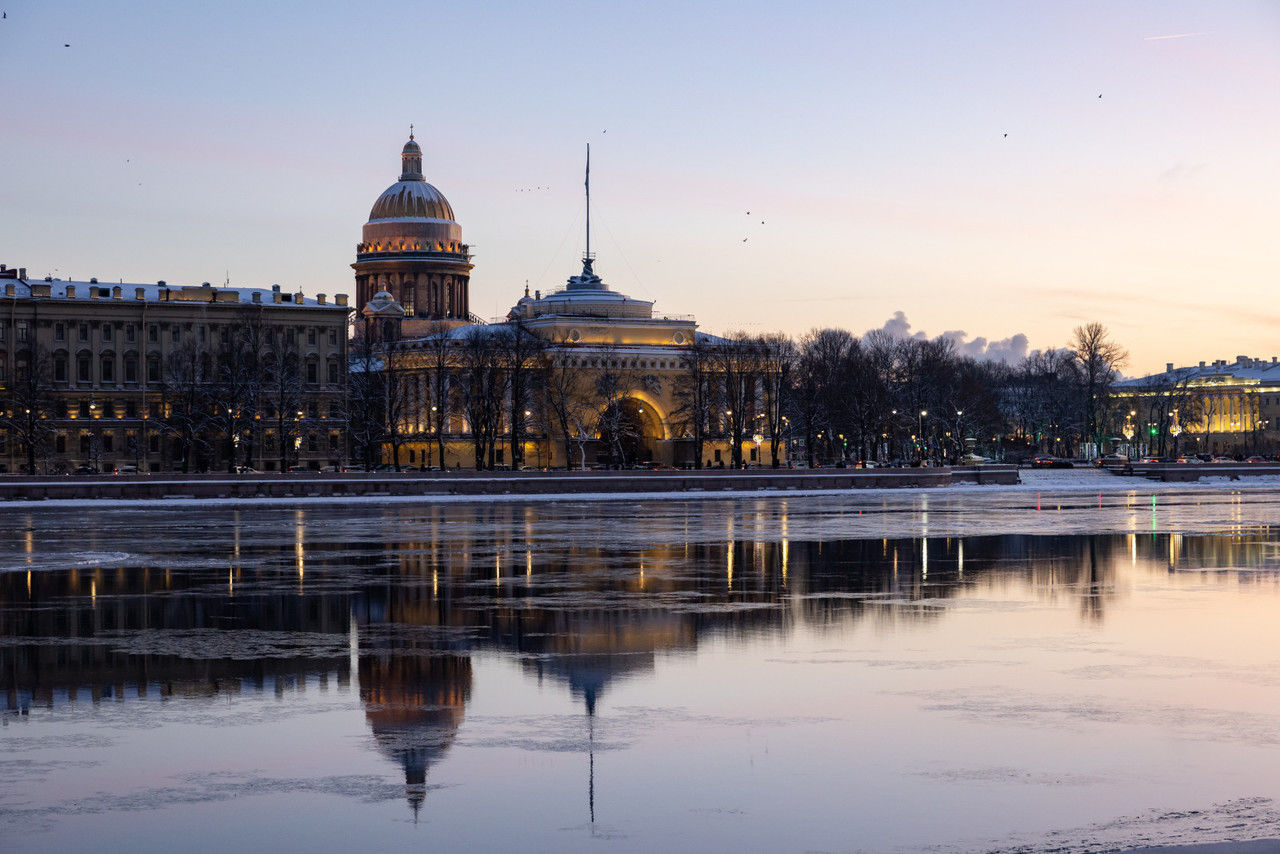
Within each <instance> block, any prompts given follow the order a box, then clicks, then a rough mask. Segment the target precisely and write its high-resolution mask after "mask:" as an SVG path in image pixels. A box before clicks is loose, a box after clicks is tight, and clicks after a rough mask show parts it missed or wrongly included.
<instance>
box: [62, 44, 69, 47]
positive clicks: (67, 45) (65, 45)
mask: <svg viewBox="0 0 1280 854" xmlns="http://www.w3.org/2000/svg"><path fill="white" fill-rule="evenodd" d="M63 47H71V45H69V44H64V45H63Z"/></svg>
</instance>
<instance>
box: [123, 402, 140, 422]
mask: <svg viewBox="0 0 1280 854" xmlns="http://www.w3.org/2000/svg"><path fill="white" fill-rule="evenodd" d="M124 417H125V418H137V417H138V402H137V401H136V400H130V401H128V402H127V403H125V405H124Z"/></svg>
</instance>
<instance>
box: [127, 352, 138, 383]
mask: <svg viewBox="0 0 1280 854" xmlns="http://www.w3.org/2000/svg"><path fill="white" fill-rule="evenodd" d="M124 381H125V382H127V383H136V382H137V381H138V357H137V356H133V355H129V356H125V357H124Z"/></svg>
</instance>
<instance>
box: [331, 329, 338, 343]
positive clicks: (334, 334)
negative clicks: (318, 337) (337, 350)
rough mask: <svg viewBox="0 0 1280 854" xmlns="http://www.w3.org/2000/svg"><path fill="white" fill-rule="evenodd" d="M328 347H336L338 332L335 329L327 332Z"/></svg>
mask: <svg viewBox="0 0 1280 854" xmlns="http://www.w3.org/2000/svg"><path fill="white" fill-rule="evenodd" d="M329 346H330V347H337V346H338V330H336V329H330V330H329Z"/></svg>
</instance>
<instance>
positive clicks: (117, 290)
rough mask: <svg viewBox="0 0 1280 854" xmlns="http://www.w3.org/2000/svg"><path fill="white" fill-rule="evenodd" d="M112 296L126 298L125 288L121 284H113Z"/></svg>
mask: <svg viewBox="0 0 1280 854" xmlns="http://www.w3.org/2000/svg"><path fill="white" fill-rule="evenodd" d="M111 296H112V298H113V299H124V288H122V287H120V286H119V285H113V286H112V288H111Z"/></svg>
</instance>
